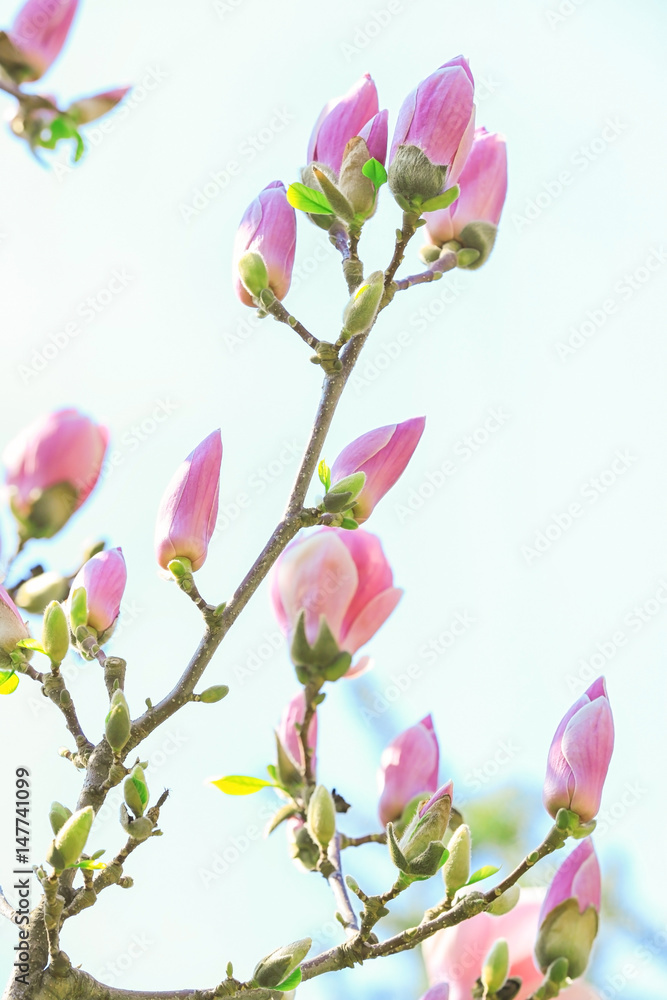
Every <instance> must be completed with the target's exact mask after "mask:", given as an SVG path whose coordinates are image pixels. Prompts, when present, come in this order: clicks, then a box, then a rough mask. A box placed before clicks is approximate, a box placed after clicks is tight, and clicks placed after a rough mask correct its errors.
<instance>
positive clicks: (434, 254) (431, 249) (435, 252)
mask: <svg viewBox="0 0 667 1000" xmlns="http://www.w3.org/2000/svg"><path fill="white" fill-rule="evenodd" d="M419 256H420V258H421V260H422V263H424V264H434V263H435V262H436V260H437V259H438V257H439V256H440V247H437V246H434V245H433V244H432V243H425V244H424V246H423V247H422V248H421V250H420V251H419Z"/></svg>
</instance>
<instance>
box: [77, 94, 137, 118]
mask: <svg viewBox="0 0 667 1000" xmlns="http://www.w3.org/2000/svg"><path fill="white" fill-rule="evenodd" d="M131 89H132V88H131V87H115V88H114V89H113V90H105V91H103V92H102V93H101V94H91V95H90V97H80V98H79V99H78V101H74V103H73V104H70V106H69V108H68V109H67V112H68V114H70V115H71V116H72V117H73V118H74V119H75V121H76V123H77V125H86V124H87V123H88V122H92V121H95V120H96V119H97V118H101V117H102V115H106V114H108V112H109V111H111V110H112V109H113V108H115V107H116V105H117V104H120V102H121V101H122V100H123V98H124V97H125V96H126V95H127V94H128V93H129V92H130V90H131Z"/></svg>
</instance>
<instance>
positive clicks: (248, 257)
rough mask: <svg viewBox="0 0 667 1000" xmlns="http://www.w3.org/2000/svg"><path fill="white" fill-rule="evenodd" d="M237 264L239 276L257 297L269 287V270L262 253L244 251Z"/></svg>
mask: <svg viewBox="0 0 667 1000" xmlns="http://www.w3.org/2000/svg"><path fill="white" fill-rule="evenodd" d="M237 266H238V271H239V278H240V279H241V281H242V282H243V284H244V285H245V287H246V288H247V289H248V291H249V292H250V294H251V295H254V296H255V298H257V297H258V296H259V295H261V293H262V292H263V291H264V289H265V288H268V287H269V272H268V271H267V269H266V263H265V261H264V258H263V257H262V255H261V253H257V252H256V251H253V250H251V251H249V252H248V253H244V254H243V256H242V257H241V259H240V260H239V262H238V265H237Z"/></svg>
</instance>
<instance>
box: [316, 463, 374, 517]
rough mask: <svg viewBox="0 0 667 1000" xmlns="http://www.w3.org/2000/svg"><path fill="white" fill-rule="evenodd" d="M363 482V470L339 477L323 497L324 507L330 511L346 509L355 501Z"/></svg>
mask: <svg viewBox="0 0 667 1000" xmlns="http://www.w3.org/2000/svg"><path fill="white" fill-rule="evenodd" d="M365 484H366V473H365V472H353V473H352V474H351V475H350V476H344V478H343V479H339V480H338V482H337V483H334V485H333V486H332V487H331V489H330V490H329V492H328V493H327V494H326V496H325V497H324V501H323V504H324V509H325V510H327V511H330V512H331V513H340V512H341V511H343V510H348V509H349V508H350V507H352V506H353V505H354V503H355V502H356V500H357V497H358V496H359V494H360V493H361V491H362V490H363V488H364V486H365Z"/></svg>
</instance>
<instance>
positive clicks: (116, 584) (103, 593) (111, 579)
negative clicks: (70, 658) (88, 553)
mask: <svg viewBox="0 0 667 1000" xmlns="http://www.w3.org/2000/svg"><path fill="white" fill-rule="evenodd" d="M126 583H127V569H126V567H125V559H124V558H123V553H122V550H121V549H105V550H104V551H103V552H98V553H97V554H96V555H94V556H93V557H92V559H89V560H88V562H87V563H84V565H83V566H82V567H81V569H80V570H79V572H78V573H77V574H76V576H75V577H74V580H73V581H72V588H71V590H70V594H73V593H74V591H75V590H78V589H79V587H83V588H85V591H86V606H87V608H88V625H90V626H91V628H94V629H95V630H96V631H97V632H98V634H99V635H103V634H104V633H105V632H108V631H109V629H111V628H112V627H113V626H114V625H115V623H116V619H117V618H118V615H119V614H120V602H121V600H122V599H123V593H124V591H125V584H126Z"/></svg>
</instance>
